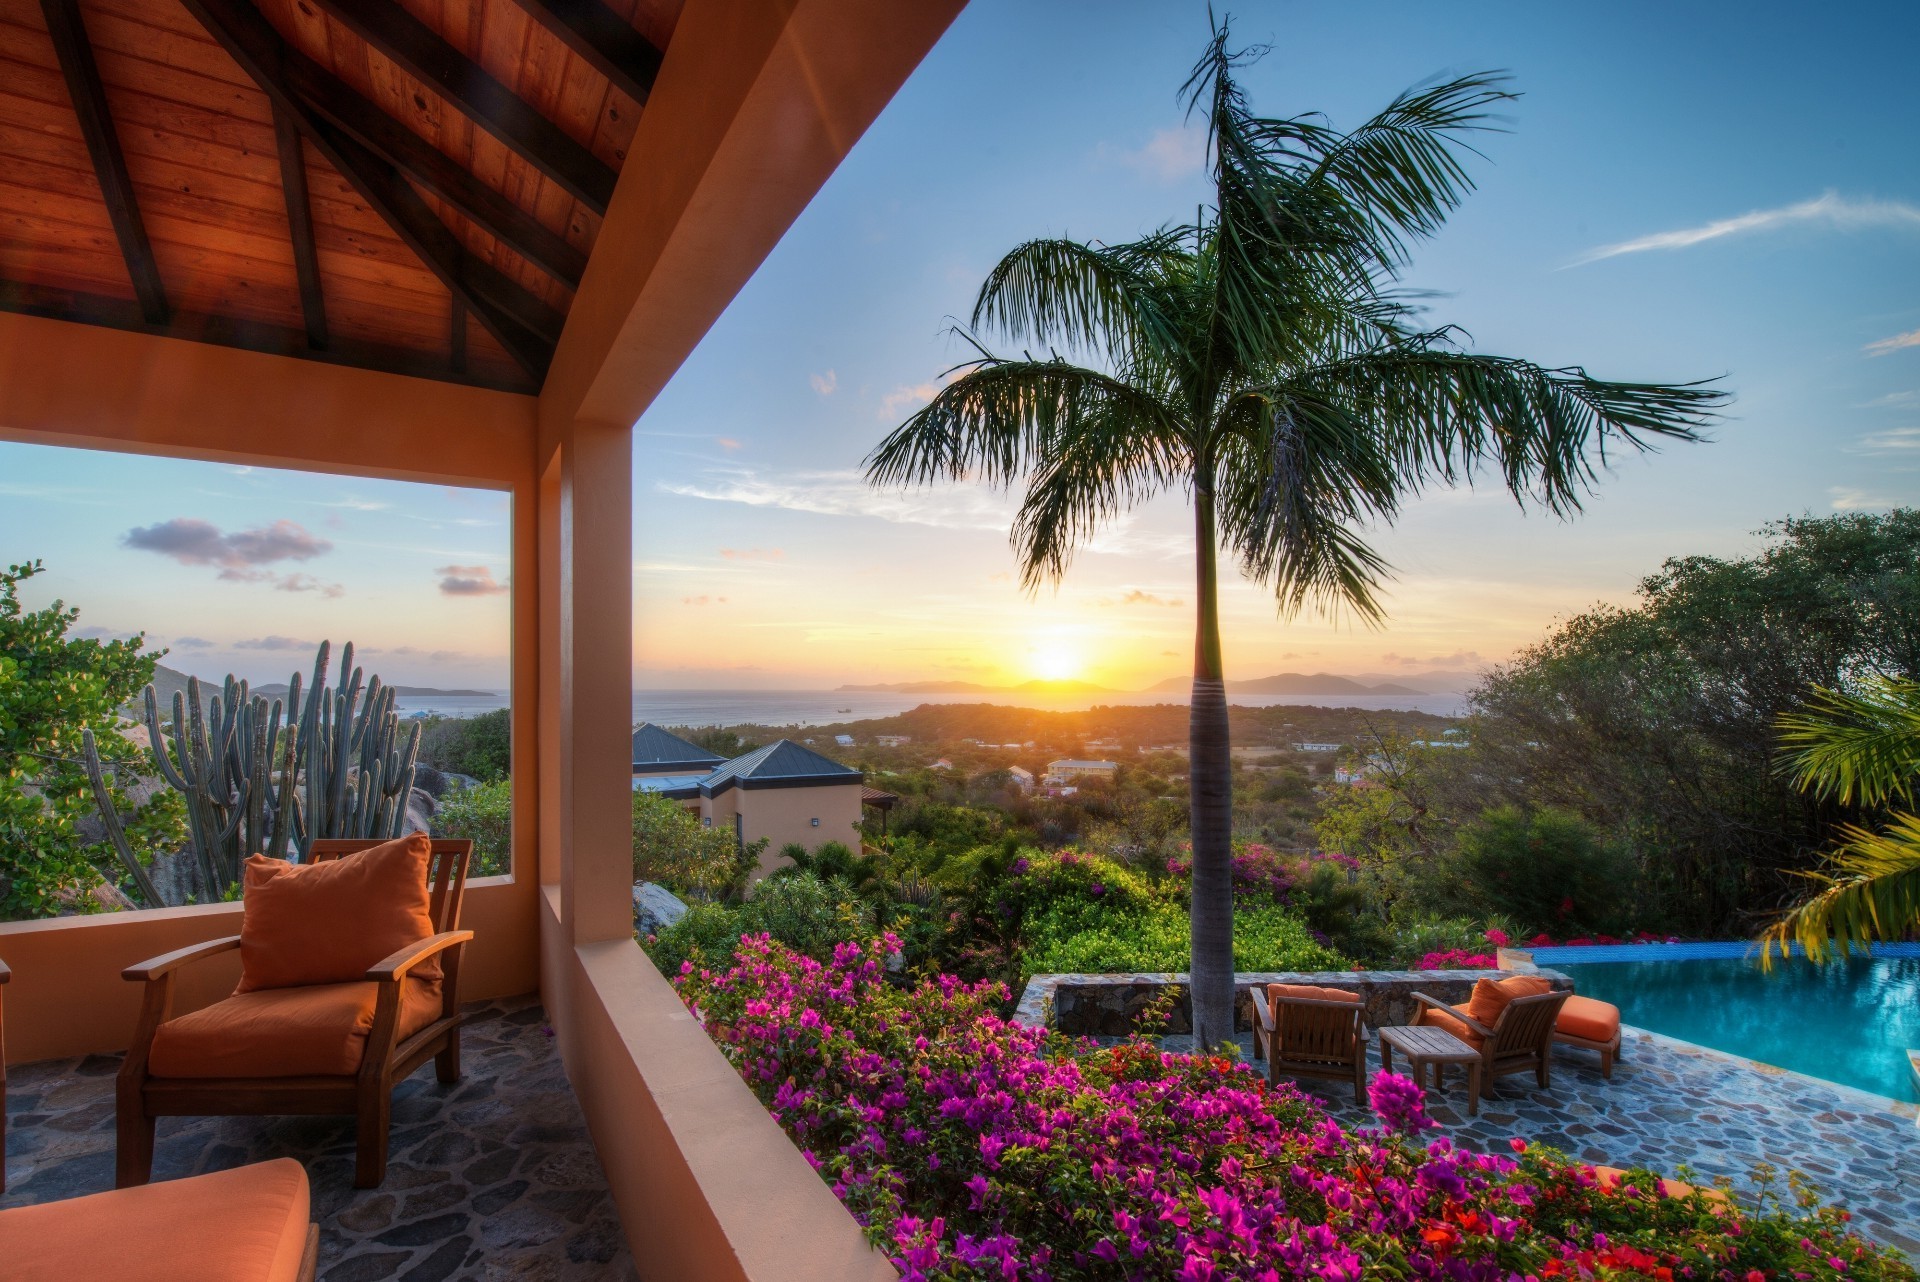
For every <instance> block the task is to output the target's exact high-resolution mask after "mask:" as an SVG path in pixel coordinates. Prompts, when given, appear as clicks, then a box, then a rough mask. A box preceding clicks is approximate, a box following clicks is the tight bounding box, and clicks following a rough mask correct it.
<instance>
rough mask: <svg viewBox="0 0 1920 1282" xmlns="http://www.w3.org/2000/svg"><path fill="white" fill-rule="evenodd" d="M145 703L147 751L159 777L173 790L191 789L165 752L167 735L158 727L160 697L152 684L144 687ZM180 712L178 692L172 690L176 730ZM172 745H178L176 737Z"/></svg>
mask: <svg viewBox="0 0 1920 1282" xmlns="http://www.w3.org/2000/svg"><path fill="white" fill-rule="evenodd" d="M146 705H147V752H148V754H149V755H150V756H152V758H153V764H154V765H155V766H157V767H158V768H159V770H160V777H161V778H162V779H165V780H166V781H167V786H168V787H169V788H172V789H173V790H174V791H175V792H191V791H193V785H191V784H189V783H188V782H187V781H186V779H185V778H184V777H183V776H182V775H181V773H180V772H179V771H178V770H176V769H174V765H173V759H172V757H171V756H169V755H168V753H167V736H166V735H165V734H164V733H163V732H162V731H161V729H160V699H159V696H158V695H157V694H156V693H155V692H154V688H153V687H152V686H148V687H147V689H146ZM181 712H182V708H181V699H180V692H179V691H178V690H176V691H174V692H173V726H174V729H175V731H176V732H177V731H178V730H179V728H180V716H181ZM174 746H175V747H176V748H177V747H178V746H179V741H178V739H177V738H176V740H175V744H174Z"/></svg>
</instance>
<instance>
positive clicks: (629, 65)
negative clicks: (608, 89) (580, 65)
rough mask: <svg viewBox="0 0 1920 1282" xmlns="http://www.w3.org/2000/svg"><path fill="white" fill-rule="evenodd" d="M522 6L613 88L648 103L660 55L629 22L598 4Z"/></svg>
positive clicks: (571, 1) (582, 0)
mask: <svg viewBox="0 0 1920 1282" xmlns="http://www.w3.org/2000/svg"><path fill="white" fill-rule="evenodd" d="M520 7H521V8H523V9H525V10H526V11H527V13H528V14H530V15H531V16H532V17H533V19H534V21H536V22H538V23H539V24H540V25H541V26H543V27H545V28H546V29H547V30H548V31H551V32H552V33H553V34H554V35H556V36H558V37H559V38H560V40H561V41H562V42H563V43H565V45H566V46H567V48H569V49H571V50H573V51H574V52H575V53H577V54H579V55H580V56H581V57H582V58H584V59H586V60H587V62H588V63H589V64H590V65H591V66H592V67H593V69H594V70H595V71H598V72H599V73H600V74H601V75H603V76H605V77H606V78H607V79H608V80H611V81H612V82H613V85H614V87H615V88H616V89H618V90H620V92H622V93H624V94H626V95H627V96H628V97H629V98H632V99H633V100H634V101H635V102H638V103H641V104H643V105H644V104H645V103H646V101H647V97H648V95H649V94H651V93H652V92H653V82H654V80H655V78H656V77H658V76H659V74H660V62H661V59H662V58H663V56H664V55H663V54H662V53H661V51H660V50H659V48H658V47H656V46H655V45H654V43H653V41H651V40H649V39H647V38H646V37H645V36H643V35H641V34H640V33H639V32H638V31H635V30H634V29H633V24H632V23H630V22H628V21H627V20H626V19H625V18H622V17H621V16H620V15H619V14H617V13H615V12H614V11H613V10H611V9H609V8H607V6H605V5H604V4H601V3H600V0H520Z"/></svg>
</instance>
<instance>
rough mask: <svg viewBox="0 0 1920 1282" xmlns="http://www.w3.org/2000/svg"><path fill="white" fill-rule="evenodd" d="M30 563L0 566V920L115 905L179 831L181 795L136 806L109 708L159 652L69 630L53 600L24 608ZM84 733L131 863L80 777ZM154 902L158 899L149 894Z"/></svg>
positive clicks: (33, 565)
mask: <svg viewBox="0 0 1920 1282" xmlns="http://www.w3.org/2000/svg"><path fill="white" fill-rule="evenodd" d="M42 572H43V571H42V566H41V563H40V562H38V561H34V562H30V563H27V564H24V565H11V566H8V567H7V568H6V571H5V572H4V573H0V919H3V920H15V919H19V918H27V917H48V916H52V915H54V914H56V913H61V912H89V911H95V910H98V909H100V908H106V907H119V906H123V905H125V904H126V903H127V902H128V901H127V899H126V898H125V897H124V896H123V895H122V894H121V893H119V892H118V891H117V890H116V888H117V887H118V886H119V885H120V884H121V883H122V882H124V883H125V885H126V887H127V888H128V889H130V890H133V891H135V892H136V893H138V892H139V890H140V884H141V881H142V878H143V877H144V876H145V874H146V872H147V869H148V867H149V866H150V865H151V864H152V862H153V860H154V859H155V858H156V857H157V856H159V855H162V854H171V853H172V852H173V851H175V850H177V849H178V848H179V847H180V846H181V844H182V843H183V842H184V841H185V839H186V831H185V827H184V825H183V823H182V809H181V806H180V801H179V798H178V797H177V796H175V795H174V794H173V793H170V792H166V791H161V792H160V793H159V794H158V795H157V796H154V797H153V798H152V799H151V800H149V801H147V802H146V803H145V804H144V805H140V806H138V807H137V808H136V807H135V805H134V804H133V799H132V796H131V795H130V789H129V788H128V787H127V783H126V782H125V781H130V780H132V779H133V778H134V777H135V776H136V775H137V773H138V766H139V762H140V759H141V751H140V748H139V746H138V745H136V744H134V743H132V742H131V741H129V740H128V739H127V738H126V736H125V735H123V734H122V733H121V723H120V719H119V717H118V715H117V711H118V709H120V708H122V707H124V706H126V705H127V704H129V703H131V702H132V701H133V700H134V699H135V698H136V697H137V696H138V695H139V693H140V690H141V688H142V687H144V686H145V685H146V684H147V682H149V681H151V680H152V679H153V670H154V665H155V664H156V663H158V662H159V659H160V656H161V655H162V654H164V653H165V651H158V652H153V653H143V646H144V638H142V637H138V636H136V637H133V638H131V639H129V640H125V641H101V640H96V639H92V638H87V637H76V636H72V635H70V633H71V632H72V630H73V627H74V624H75V623H76V621H77V620H78V619H79V617H80V611H79V610H78V609H75V608H70V607H68V606H67V605H66V604H65V603H64V602H61V601H55V602H53V603H52V604H50V605H48V606H46V607H45V608H43V609H39V610H29V609H27V608H26V607H25V606H24V605H23V604H22V603H21V601H20V595H19V589H20V585H21V584H23V583H25V582H26V581H27V580H29V579H31V578H33V577H34V576H35V575H37V574H40V573H42ZM89 732H90V733H91V735H92V737H93V741H94V743H95V745H96V747H97V748H98V751H99V756H100V759H101V761H102V763H103V764H104V765H105V766H106V767H107V770H108V771H109V772H110V773H108V774H107V776H106V777H105V778H104V780H103V784H104V787H105V789H106V792H107V797H108V802H109V804H110V805H112V806H113V808H114V810H115V811H116V814H117V816H118V818H119V819H120V822H121V826H122V828H123V830H124V831H125V834H126V837H127V840H128V848H129V851H130V853H132V854H133V856H134V858H135V861H136V863H135V864H134V866H131V867H128V866H122V865H120V864H118V863H116V852H115V849H114V846H113V845H112V843H111V842H109V841H107V840H106V839H105V833H104V831H103V829H102V828H101V827H100V822H99V817H98V814H99V812H98V809H97V807H96V803H95V797H94V793H93V790H92V788H91V785H90V784H89V782H88V778H87V773H86V769H85V767H84V765H83V764H82V754H83V740H84V738H85V737H86V735H87V734H88V733H89ZM155 905H156V906H157V897H156V900H155Z"/></svg>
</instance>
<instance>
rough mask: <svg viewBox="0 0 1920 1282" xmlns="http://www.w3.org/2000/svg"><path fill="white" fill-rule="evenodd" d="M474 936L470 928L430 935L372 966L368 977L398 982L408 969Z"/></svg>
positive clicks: (386, 981) (380, 981)
mask: <svg viewBox="0 0 1920 1282" xmlns="http://www.w3.org/2000/svg"><path fill="white" fill-rule="evenodd" d="M472 938H473V932H472V931H470V930H448V931H442V932H441V933H440V934H438V935H429V936H427V937H426V938H425V939H423V940H421V941H420V942H419V943H417V944H408V945H407V946H406V947H405V948H402V949H401V950H400V951H399V952H397V953H395V954H394V955H393V956H391V957H389V958H387V959H386V960H385V961H382V962H379V963H377V964H376V965H374V966H371V967H369V968H368V970H367V978H368V979H371V980H375V981H377V982H379V983H383V984H384V983H395V982H398V981H399V980H400V979H401V977H403V976H404V975H405V974H406V973H407V972H408V971H410V970H412V969H413V968H414V967H415V966H418V965H419V964H420V963H421V962H423V961H425V960H427V958H429V957H432V956H434V955H435V954H437V953H443V952H445V951H446V950H447V949H449V948H452V947H453V946H454V945H456V944H464V943H466V942H467V941H468V940H470V939H472Z"/></svg>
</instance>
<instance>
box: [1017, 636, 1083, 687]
mask: <svg viewBox="0 0 1920 1282" xmlns="http://www.w3.org/2000/svg"><path fill="white" fill-rule="evenodd" d="M1029 666H1030V667H1031V668H1032V669H1033V675H1034V676H1036V677H1038V678H1039V679H1040V680H1042V681H1066V680H1070V679H1072V678H1074V677H1077V676H1079V675H1080V667H1081V656H1080V651H1079V650H1078V649H1077V648H1076V647H1075V646H1073V645H1072V644H1071V643H1069V642H1066V641H1058V640H1047V641H1041V642H1037V643H1036V644H1035V645H1034V647H1033V655H1032V658H1031V660H1030V661H1029Z"/></svg>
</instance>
